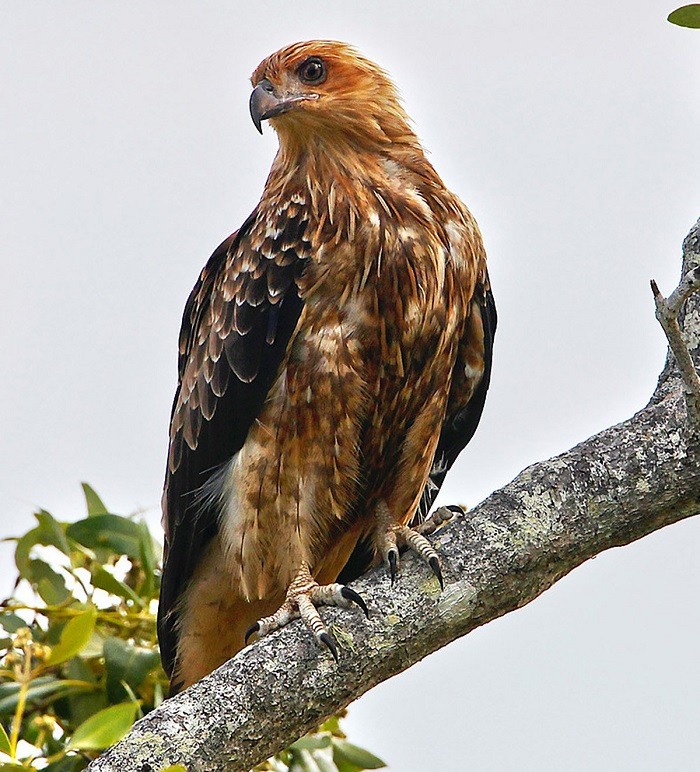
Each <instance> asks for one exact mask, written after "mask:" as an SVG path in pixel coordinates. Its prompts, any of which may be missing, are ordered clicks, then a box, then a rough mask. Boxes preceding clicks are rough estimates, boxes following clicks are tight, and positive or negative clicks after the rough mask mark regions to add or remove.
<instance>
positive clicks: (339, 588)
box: [245, 562, 369, 662]
mask: <svg viewBox="0 0 700 772" xmlns="http://www.w3.org/2000/svg"><path fill="white" fill-rule="evenodd" d="M353 603H354V604H356V605H358V606H359V607H360V608H361V609H362V610H363V611H364V612H365V616H367V617H369V612H368V610H367V606H366V605H365V602H364V601H363V600H362V598H361V597H360V596H359V595H358V594H357V593H356V592H355V590H351V589H350V588H349V587H346V586H345V585H343V584H325V585H320V584H318V583H317V582H316V580H315V579H314V578H313V577H312V576H311V571H310V570H309V565H308V563H305V562H302V564H301V568H300V569H299V572H298V573H297V575H296V576H295V577H294V579H293V580H292V583H291V584H290V585H289V588H288V589H287V595H286V598H285V600H284V603H283V604H282V605H281V606H280V607H279V608H278V609H277V611H276V612H275V613H274V614H272V616H269V617H264V618H263V619H260V620H259V621H257V622H256V623H255V624H254V625H252V626H251V627H250V628H249V629H248V631H247V632H246V634H245V640H246V643H247V642H248V639H249V638H250V636H251V635H253V634H254V633H257V634H258V635H259V636H260V637H262V636H263V635H267V634H268V633H271V632H273V631H274V630H279V629H280V628H281V627H284V626H285V625H286V624H288V623H289V622H291V621H292V620H294V619H299V617H301V619H302V620H303V621H304V624H305V625H306V626H307V627H308V628H309V629H310V630H311V632H312V633H313V634H314V637H315V638H316V640H317V641H318V642H319V643H322V644H323V645H324V646H326V647H327V648H328V650H329V651H330V653H331V654H332V655H333V657H334V659H335V661H336V662H337V661H338V649H337V647H336V645H335V641H334V640H333V638H331V635H330V633H329V632H328V629H327V628H326V626H325V624H324V623H323V620H322V619H321V615H320V614H319V613H318V608H317V607H318V606H340V607H341V608H351V607H352V605H353Z"/></svg>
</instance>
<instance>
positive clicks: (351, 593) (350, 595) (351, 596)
mask: <svg viewBox="0 0 700 772" xmlns="http://www.w3.org/2000/svg"><path fill="white" fill-rule="evenodd" d="M340 594H341V595H342V596H343V597H344V598H345V599H346V600H351V601H352V602H353V603H357V605H358V606H359V607H360V608H361V609H362V610H363V611H364V612H365V616H366V617H367V619H369V610H368V609H367V604H366V603H365V602H364V601H363V600H362V597H361V596H360V595H358V594H357V593H356V592H355V590H351V589H350V588H349V587H343V589H342V590H341V591H340Z"/></svg>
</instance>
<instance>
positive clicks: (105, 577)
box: [92, 565, 146, 608]
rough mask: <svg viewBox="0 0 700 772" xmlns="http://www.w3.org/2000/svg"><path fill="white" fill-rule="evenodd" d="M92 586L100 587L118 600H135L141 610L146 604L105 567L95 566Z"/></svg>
mask: <svg viewBox="0 0 700 772" xmlns="http://www.w3.org/2000/svg"><path fill="white" fill-rule="evenodd" d="M92 584H93V585H94V586H95V587H99V588H100V590H105V591H106V592H110V593H112V595H116V596H117V597H118V598H124V599H128V600H133V601H134V603H137V604H138V605H139V606H140V607H141V608H143V607H144V606H145V605H146V604H145V603H144V601H143V600H142V599H141V598H140V597H139V596H138V595H137V594H136V593H135V592H134V591H133V590H132V589H131V587H129V585H128V584H124V582H122V581H120V580H119V579H117V577H116V576H115V575H114V574H112V573H110V572H109V571H108V570H107V569H106V568H105V567H104V566H100V565H94V566H93V568H92Z"/></svg>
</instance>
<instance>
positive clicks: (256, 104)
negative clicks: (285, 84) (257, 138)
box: [250, 78, 318, 134]
mask: <svg viewBox="0 0 700 772" xmlns="http://www.w3.org/2000/svg"><path fill="white" fill-rule="evenodd" d="M307 99H318V95H316V94H301V95H299V96H293V97H286V98H284V97H283V98H279V97H277V96H275V91H274V88H273V86H272V83H270V81H269V80H268V79H267V78H263V79H262V80H261V81H260V83H258V85H257V86H256V87H255V88H254V89H253V93H252V94H251V95H250V117H251V118H252V119H253V123H254V124H255V128H256V129H257V130H258V131H259V132H260V133H261V134H262V122H263V121H266V120H267V119H268V118H274V117H275V116H276V115H282V113H286V112H287V111H288V110H291V109H292V108H293V107H295V106H296V105H297V104H299V102H304V101H306V100H307Z"/></svg>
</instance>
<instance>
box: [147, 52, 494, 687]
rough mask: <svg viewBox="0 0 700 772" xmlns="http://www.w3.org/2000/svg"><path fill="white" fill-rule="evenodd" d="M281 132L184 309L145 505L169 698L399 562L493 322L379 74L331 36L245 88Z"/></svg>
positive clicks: (478, 388) (442, 200)
mask: <svg viewBox="0 0 700 772" xmlns="http://www.w3.org/2000/svg"><path fill="white" fill-rule="evenodd" d="M252 85H253V92H252V95H251V98H250V112H251V116H252V119H253V123H254V124H255V126H256V127H257V129H258V130H260V131H262V129H261V124H262V122H263V121H269V122H270V124H271V125H272V127H273V128H274V129H275V131H276V132H277V134H278V137H279V151H278V153H277V155H276V157H275V160H274V162H273V164H272V168H271V170H270V174H269V177H268V179H267V182H266V184H265V188H264V191H263V194H262V198H261V199H260V203H259V204H258V205H257V206H256V207H255V210H254V211H253V212H252V214H251V215H250V216H249V217H248V219H247V220H246V221H245V222H244V223H243V225H242V226H241V227H240V228H239V230H237V231H236V232H235V233H233V234H232V235H231V236H229V237H228V238H227V239H226V240H225V241H224V242H223V243H222V244H221V246H219V247H218V249H216V251H215V252H214V253H213V255H212V256H211V258H210V259H209V261H208V262H207V264H206V266H205V267H204V269H203V270H202V272H201V274H200V276H199V280H198V281H197V283H196V285H195V287H194V289H193V290H192V293H191V295H190V297H189V300H188V301H187V305H186V307H185V311H184V318H183V322H182V330H181V333H180V344H179V379H178V386H177V391H176V394H175V400H174V404H173V409H172V418H171V425H170V448H169V457H168V466H167V473H166V480H165V490H164V495H163V522H164V528H165V558H164V566H163V575H162V589H161V600H160V609H159V618H158V630H159V638H160V646H161V654H162V657H163V662H164V665H165V669H166V671H167V672H168V673H169V674H170V676H171V690H172V692H175V691H177V690H179V689H181V688H184V687H187V686H189V685H190V684H192V683H194V682H195V681H196V680H198V679H199V678H201V677H202V676H204V675H206V674H207V673H209V672H211V671H212V670H213V669H215V668H216V667H218V666H219V665H221V664H223V663H224V662H225V661H226V660H227V659H229V658H230V657H231V656H233V655H234V654H235V653H236V652H237V651H239V650H240V649H241V648H242V647H243V646H244V645H245V642H246V639H247V637H249V636H250V635H251V634H253V633H257V634H258V635H264V634H267V633H268V632H270V631H271V630H275V629H278V628H280V627H282V626H283V625H285V624H286V623H287V622H289V621H290V620H291V619H295V618H298V617H301V618H302V619H303V620H304V622H305V623H306V625H307V626H308V627H309V628H310V630H311V631H312V632H313V634H314V635H315V637H316V639H317V640H318V641H319V642H320V643H322V644H325V645H326V646H327V647H328V648H329V649H330V651H331V653H332V654H333V655H334V656H336V657H337V650H336V646H335V643H334V641H333V638H332V637H331V636H330V634H329V633H328V631H327V629H326V627H325V625H324V623H323V621H322V618H321V616H320V615H319V612H318V607H319V606H323V605H337V606H343V607H350V606H352V605H353V604H357V605H358V606H360V607H361V608H362V609H363V610H365V611H366V609H365V604H364V602H363V601H362V599H361V598H360V597H359V595H358V594H357V593H356V592H354V591H353V590H352V589H351V588H349V587H347V586H345V585H344V584H341V583H337V581H338V580H340V581H341V582H345V581H349V580H351V579H352V578H354V577H356V576H358V575H359V574H360V573H361V572H362V571H363V570H365V568H367V567H368V566H369V565H370V563H371V562H372V561H373V560H376V561H380V560H383V561H384V563H385V564H386V565H387V566H388V568H389V570H390V572H391V576H392V580H393V577H394V575H395V574H396V573H397V570H398V563H399V549H401V548H408V549H411V550H413V551H414V552H416V553H417V554H418V555H419V556H420V557H421V558H422V559H423V560H424V561H425V562H426V563H427V564H429V566H430V568H432V570H433V571H434V573H435V574H436V575H437V576H438V579H439V580H440V583H441V584H442V574H441V569H440V562H439V558H438V556H437V554H436V552H435V550H434V549H433V548H432V547H431V545H430V543H429V541H428V540H427V539H426V538H425V532H430V529H429V528H421V527H420V525H418V524H419V523H420V522H421V521H422V520H423V519H424V517H425V515H426V514H427V512H428V511H429V509H430V506H431V504H432V501H433V499H434V498H435V495H436V493H437V491H438V489H439V488H440V485H441V484H442V481H443V479H444V477H445V473H446V472H447V470H448V469H449V468H450V467H451V465H452V464H453V462H454V461H455V459H456V457H457V455H458V454H459V453H460V451H461V450H462V449H463V448H464V446H465V445H466V444H467V442H469V440H470V439H471V437H472V435H473V433H474V431H475V429H476V426H477V424H478V422H479V419H480V417H481V413H482V409H483V405H484V399H485V396H486V390H487V388H488V384H489V377H490V371H491V351H492V345H493V338H494V332H495V327H496V311H495V306H494V302H493V296H492V294H491V288H490V284H489V278H488V273H487V269H486V257H485V252H484V247H483V243H482V238H481V235H480V232H479V229H478V227H477V224H476V222H475V220H474V218H473V216H472V215H471V213H470V212H469V210H468V209H467V208H466V206H465V205H464V204H463V203H462V202H461V201H460V200H459V198H457V196H455V195H454V194H453V193H451V192H450V191H449V190H447V189H446V187H445V185H444V184H443V182H442V180H441V179H440V177H439V176H438V174H437V173H436V171H435V170H434V169H433V167H432V166H431V164H430V163H429V162H428V160H427V159H426V156H425V154H424V151H423V149H422V147H421V145H420V143H419V140H418V138H417V137H416V135H415V133H414V131H413V129H412V128H411V125H410V120H409V118H408V116H407V114H406V112H405V111H404V109H403V107H402V105H401V103H400V101H399V98H398V95H397V92H396V89H395V87H394V85H393V84H392V82H391V80H390V79H389V77H388V76H387V74H386V73H385V72H384V71H383V70H382V69H381V68H380V67H378V66H377V65H376V64H374V63H373V62H371V61H369V60H367V59H366V58H364V57H363V56H361V55H360V54H359V53H358V52H357V51H356V50H355V49H354V48H352V47H351V46H349V45H346V44H344V43H339V42H334V41H310V42H304V43H296V44H294V45H290V46H288V47H285V48H283V49H281V50H280V51H277V52H276V53H274V54H272V55H271V56H269V57H268V58H267V59H265V60H264V61H263V62H262V63H261V64H260V65H259V66H258V67H257V69H256V70H255V72H254V73H253V76H252Z"/></svg>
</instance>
